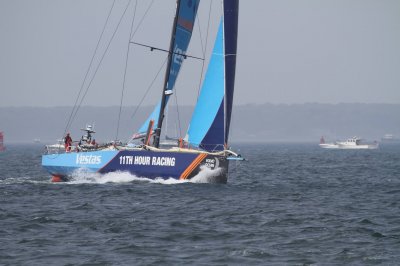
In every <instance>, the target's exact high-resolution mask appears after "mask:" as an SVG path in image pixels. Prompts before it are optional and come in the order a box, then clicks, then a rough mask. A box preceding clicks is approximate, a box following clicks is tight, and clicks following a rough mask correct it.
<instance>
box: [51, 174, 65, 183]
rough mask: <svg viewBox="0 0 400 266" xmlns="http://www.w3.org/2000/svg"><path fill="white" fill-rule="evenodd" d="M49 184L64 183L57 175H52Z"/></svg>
mask: <svg viewBox="0 0 400 266" xmlns="http://www.w3.org/2000/svg"><path fill="white" fill-rule="evenodd" d="M51 182H53V183H59V182H64V180H63V179H62V177H61V176H59V175H53V177H52V178H51Z"/></svg>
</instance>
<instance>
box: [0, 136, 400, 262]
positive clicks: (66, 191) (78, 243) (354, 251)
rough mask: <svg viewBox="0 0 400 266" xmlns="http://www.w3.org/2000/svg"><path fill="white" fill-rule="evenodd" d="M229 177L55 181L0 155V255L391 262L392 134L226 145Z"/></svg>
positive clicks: (399, 151)
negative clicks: (236, 157) (368, 146)
mask: <svg viewBox="0 0 400 266" xmlns="http://www.w3.org/2000/svg"><path fill="white" fill-rule="evenodd" d="M234 147H236V148H238V149H240V153H241V154H242V155H243V156H244V157H246V158H247V159H248V160H247V161H245V162H237V163H235V162H233V163H232V164H231V169H230V177H229V181H228V184H226V185H221V184H208V183H205V181H206V180H207V178H206V176H207V173H206V172H203V173H200V176H198V177H197V178H196V181H194V182H180V181H172V180H166V181H161V180H156V181H150V180H147V179H143V178H138V177H135V176H132V175H129V174H127V173H113V174H107V175H103V176H101V175H92V176H87V175H85V174H82V175H78V176H76V177H75V179H74V180H73V181H72V182H69V183H63V184H53V183H51V182H50V176H49V175H48V174H47V173H46V172H44V170H42V168H41V166H40V162H41V153H42V151H43V147H42V146H40V145H28V146H26V145H8V150H7V152H5V153H2V154H0V265H399V264H400V145H383V146H381V148H380V149H379V150H359V151H351V150H324V149H320V148H319V147H318V146H317V145H316V144H312V143H304V144H259V145H255V144H251V145H244V144H236V145H234Z"/></svg>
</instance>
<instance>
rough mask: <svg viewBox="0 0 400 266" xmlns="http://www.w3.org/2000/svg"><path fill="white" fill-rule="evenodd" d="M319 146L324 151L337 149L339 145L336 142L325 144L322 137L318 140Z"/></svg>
mask: <svg viewBox="0 0 400 266" xmlns="http://www.w3.org/2000/svg"><path fill="white" fill-rule="evenodd" d="M319 146H320V147H321V148H324V149H339V145H338V144H337V143H336V142H333V143H326V142H325V138H324V137H321V139H320V140H319Z"/></svg>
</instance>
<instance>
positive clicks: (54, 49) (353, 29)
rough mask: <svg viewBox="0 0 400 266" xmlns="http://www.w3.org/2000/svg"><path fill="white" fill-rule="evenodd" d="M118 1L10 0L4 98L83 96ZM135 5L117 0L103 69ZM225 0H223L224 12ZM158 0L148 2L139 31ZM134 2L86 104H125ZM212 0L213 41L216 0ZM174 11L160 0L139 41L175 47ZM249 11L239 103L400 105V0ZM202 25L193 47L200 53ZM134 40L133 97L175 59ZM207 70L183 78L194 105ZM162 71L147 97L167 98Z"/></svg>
mask: <svg viewBox="0 0 400 266" xmlns="http://www.w3.org/2000/svg"><path fill="white" fill-rule="evenodd" d="M112 2H113V1H112V0H69V1H67V0H0V92H1V93H0V107H5V106H46V107H47V106H66V105H67V106H70V105H73V104H74V102H75V99H76V96H77V94H78V92H79V89H80V87H81V84H82V81H83V78H84V76H85V73H86V69H87V67H88V65H89V63H90V60H91V58H92V54H93V51H94V49H95V47H96V44H97V40H98V38H99V36H100V34H101V32H102V29H103V25H104V23H105V21H106V18H107V14H108V12H109V10H110V8H111V5H112ZM127 2H128V0H117V4H116V6H115V7H114V10H113V13H112V15H111V18H110V23H109V25H108V27H107V29H106V31H105V33H104V36H103V37H104V39H103V42H102V44H101V45H100V47H99V55H98V56H97V57H96V58H95V61H94V62H95V64H94V66H96V65H97V63H98V62H99V60H100V58H101V55H102V53H103V51H104V49H105V48H106V46H107V42H108V40H109V39H110V38H111V36H112V35H113V31H114V29H115V27H116V25H117V23H118V20H119V18H120V17H121V15H122V13H123V10H124V8H125V7H126V4H127ZM219 2H220V1H217V0H214V1H213V5H212V10H213V15H215V14H218V12H220V11H219V9H220V3H219ZM149 3H150V0H141V1H138V9H137V13H136V14H137V16H136V17H135V28H136V27H137V25H138V23H139V19H140V18H141V17H142V16H143V14H144V11H145V9H146V6H147V5H148V4H149ZM134 5H135V0H132V2H131V5H130V6H129V7H128V9H127V13H126V16H125V17H124V19H123V20H122V22H121V26H120V28H119V30H118V32H117V33H116V35H115V38H114V41H113V43H112V44H111V46H110V48H109V51H108V52H107V54H106V56H105V57H104V60H103V62H102V64H101V67H100V68H99V70H98V73H97V76H96V78H95V79H94V80H93V83H92V85H91V87H90V89H89V91H88V94H87V98H86V99H85V101H84V102H83V104H84V105H100V106H109V105H119V102H120V95H121V89H122V83H123V74H124V67H125V58H126V53H127V42H128V39H129V31H130V23H131V19H132V18H133V15H132V14H133V10H134ZM201 5H202V6H201V9H200V10H199V18H200V24H201V29H202V30H201V32H202V36H203V40H204V39H205V34H206V30H205V29H206V25H207V18H208V7H209V0H202V3H201ZM174 8H175V0H155V2H154V5H153V7H152V8H151V10H150V12H149V13H148V15H147V16H146V18H145V20H144V21H143V24H142V26H141V27H140V28H139V30H138V31H137V34H136V35H135V37H134V40H135V41H137V42H141V43H145V44H151V45H154V46H157V47H160V48H168V44H169V34H170V31H171V23H172V17H173V14H174ZM239 13H240V15H239V48H238V59H237V60H238V61H237V62H238V64H237V76H236V90H235V99H234V102H235V104H248V103H288V104H291V103H308V102H319V103H341V102H346V103H349V102H350V103H352V102H358V103H397V104H399V103H400V1H399V0H325V1H323V0H242V1H241V2H240V11H239ZM213 17H216V16H213ZM215 21H217V20H215V19H214V20H213V23H212V24H211V26H212V30H210V38H211V37H213V35H214V33H215V28H216V25H217V23H216V22H215ZM197 29H198V28H196V32H195V33H194V35H193V41H192V47H191V48H190V50H189V53H191V54H193V55H196V56H201V49H200V48H199V47H201V45H200V41H199V40H200V37H199V36H200V34H199V32H198V30H197ZM209 44H212V42H211V41H209ZM130 48H131V50H130V54H129V64H128V72H127V79H126V89H125V92H124V93H125V94H124V95H125V97H124V99H123V104H124V105H128V106H131V105H136V104H138V103H139V102H140V99H141V98H142V96H143V95H144V93H145V91H146V90H147V88H148V87H149V84H150V83H151V81H152V80H153V78H154V76H155V74H156V73H157V71H158V69H159V67H160V66H161V65H162V62H163V60H164V58H165V54H163V53H161V52H150V51H149V50H148V49H144V48H142V47H138V46H135V45H131V47H130ZM208 49H209V50H210V49H211V48H208ZM198 69H201V62H200V61H198V60H197V61H196V60H191V59H188V60H186V61H185V64H184V69H183V70H182V72H181V76H180V77H179V80H178V82H177V95H178V100H179V103H180V104H185V105H187V104H193V103H194V102H195V98H196V97H195V95H197V86H198V83H199V80H200V75H199V71H197V70H198ZM195 70H196V71H195ZM93 72H94V71H93V70H92V72H91V73H93ZM184 77H186V80H184ZM162 79H163V74H162V75H161V76H159V77H158V79H156V83H155V85H154V86H153V87H152V89H151V90H150V93H149V94H148V97H146V99H145V101H144V104H149V105H151V104H154V103H155V102H156V101H157V100H158V98H159V96H160V91H161V87H160V86H161V83H162Z"/></svg>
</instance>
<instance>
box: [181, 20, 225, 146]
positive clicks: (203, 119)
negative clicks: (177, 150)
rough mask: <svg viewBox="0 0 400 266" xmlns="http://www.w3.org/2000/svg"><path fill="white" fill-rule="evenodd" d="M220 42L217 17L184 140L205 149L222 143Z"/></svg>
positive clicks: (222, 100) (221, 44) (222, 91)
mask: <svg viewBox="0 0 400 266" xmlns="http://www.w3.org/2000/svg"><path fill="white" fill-rule="evenodd" d="M224 68H225V67H224V45H223V21H222V20H221V22H220V25H219V29H218V33H217V38H216V40H215V43H214V49H213V52H212V55H211V59H210V63H209V65H208V69H207V73H206V76H205V78H204V82H203V86H202V88H201V93H200V96H199V99H198V101H197V104H196V108H195V110H194V112H193V116H192V120H191V122H190V125H189V129H188V132H187V137H186V140H187V141H188V142H189V144H190V145H194V146H196V147H200V148H203V149H205V150H223V149H224V147H223V144H224V135H225V129H224V117H225V114H224V96H225V88H224V87H225V82H224Z"/></svg>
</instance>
